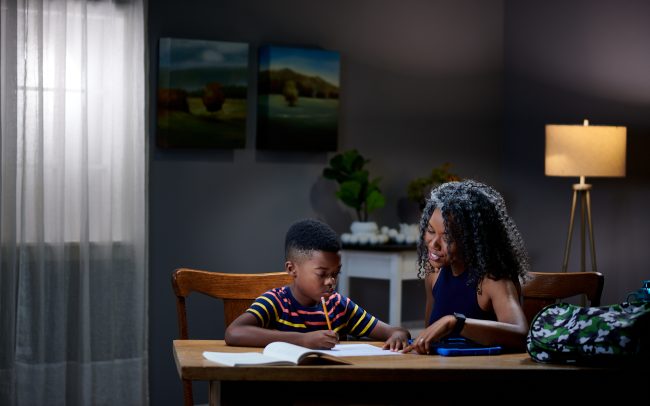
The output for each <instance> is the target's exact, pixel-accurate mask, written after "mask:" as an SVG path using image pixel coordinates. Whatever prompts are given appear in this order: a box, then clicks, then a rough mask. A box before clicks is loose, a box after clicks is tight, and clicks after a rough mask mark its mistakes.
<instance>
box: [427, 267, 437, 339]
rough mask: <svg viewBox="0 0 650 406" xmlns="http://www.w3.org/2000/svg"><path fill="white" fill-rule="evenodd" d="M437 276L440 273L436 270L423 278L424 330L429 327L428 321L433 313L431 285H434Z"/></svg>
mask: <svg viewBox="0 0 650 406" xmlns="http://www.w3.org/2000/svg"><path fill="white" fill-rule="evenodd" d="M438 275H440V273H439V272H438V270H436V271H435V272H431V273H429V274H427V275H426V276H425V277H424V295H425V296H424V297H425V305H424V328H427V327H429V319H430V318H431V312H432V311H433V305H434V299H433V293H432V289H433V285H435V284H436V281H437V280H438Z"/></svg>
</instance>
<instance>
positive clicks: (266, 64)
mask: <svg viewBox="0 0 650 406" xmlns="http://www.w3.org/2000/svg"><path fill="white" fill-rule="evenodd" d="M339 75H340V56H339V53H338V52H334V51H326V50H320V49H308V48H295V47H282V46H271V45H267V46H262V47H260V49H259V74H258V99H257V106H258V111H257V140H256V142H257V148H258V149H271V150H305V151H309V150H311V151H336V149H337V139H338V113H339Z"/></svg>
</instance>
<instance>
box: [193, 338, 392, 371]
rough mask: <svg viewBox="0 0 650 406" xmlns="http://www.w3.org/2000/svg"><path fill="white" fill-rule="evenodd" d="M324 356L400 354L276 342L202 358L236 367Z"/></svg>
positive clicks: (369, 348)
mask: <svg viewBox="0 0 650 406" xmlns="http://www.w3.org/2000/svg"><path fill="white" fill-rule="evenodd" d="M311 354H325V355H331V356H334V357H366V356H377V355H400V354H402V353H401V352H396V351H390V350H382V349H381V348H379V347H375V346H374V345H370V344H337V345H335V346H334V348H332V349H331V350H312V349H309V348H305V347H301V346H299V345H294V344H290V343H285V342H280V341H276V342H273V343H271V344H269V345H267V346H266V347H265V348H264V351H263V353H259V352H214V351H204V352H203V357H204V358H205V359H207V360H209V361H212V362H218V363H220V364H224V365H229V366H237V365H297V364H298V363H299V360H300V359H302V358H303V357H304V356H307V355H311Z"/></svg>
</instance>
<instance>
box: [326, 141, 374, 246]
mask: <svg viewBox="0 0 650 406" xmlns="http://www.w3.org/2000/svg"><path fill="white" fill-rule="evenodd" d="M369 162H370V160H369V159H365V158H364V157H363V156H362V155H361V154H359V152H358V151H357V150H356V149H352V150H349V151H345V152H341V153H339V154H336V155H335V156H334V157H332V159H330V162H329V167H327V168H325V169H323V177H324V178H326V179H331V180H335V181H336V182H338V184H339V189H338V190H337V192H336V197H338V198H339V199H340V200H341V202H343V204H345V205H346V206H349V207H351V208H353V209H354V210H355V212H356V214H357V220H358V221H356V222H355V223H356V224H355V223H353V225H352V232H353V233H354V232H355V231H357V232H359V231H358V230H359V228H364V227H369V228H366V229H364V230H363V231H360V232H364V233H376V232H377V224H376V223H374V222H368V216H369V215H370V213H372V212H374V211H375V210H377V209H380V208H382V207H384V205H385V204H386V199H385V198H384V195H383V194H382V193H381V190H380V189H379V181H380V178H374V179H372V180H370V175H369V174H368V170H367V169H365V166H366V164H367V163H369ZM360 223H367V224H360ZM371 230H372V231H371Z"/></svg>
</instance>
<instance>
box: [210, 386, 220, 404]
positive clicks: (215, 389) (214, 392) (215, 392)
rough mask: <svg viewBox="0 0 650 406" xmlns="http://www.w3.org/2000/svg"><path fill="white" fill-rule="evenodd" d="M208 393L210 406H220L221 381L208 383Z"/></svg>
mask: <svg viewBox="0 0 650 406" xmlns="http://www.w3.org/2000/svg"><path fill="white" fill-rule="evenodd" d="M209 391H210V394H209V396H208V399H209V404H210V406H219V405H220V404H221V381H210V384H209Z"/></svg>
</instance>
